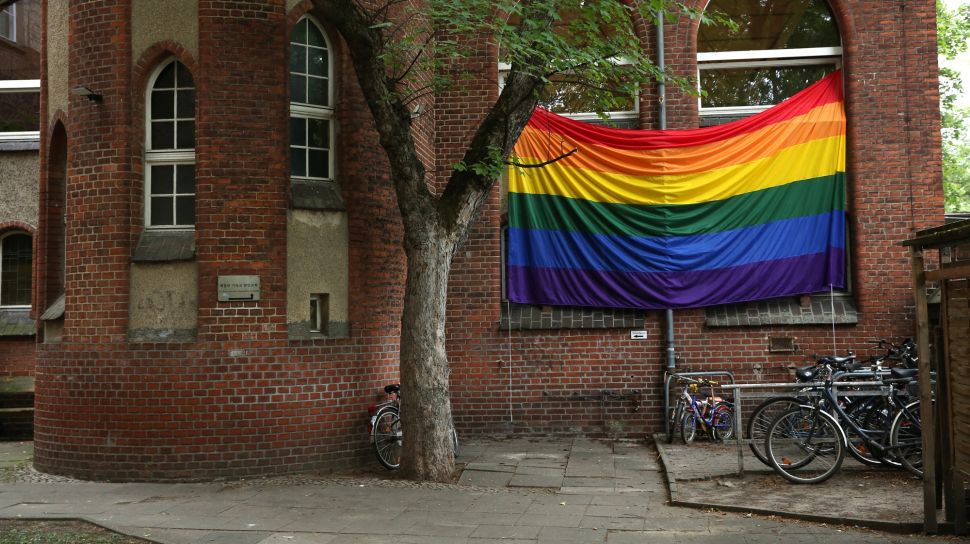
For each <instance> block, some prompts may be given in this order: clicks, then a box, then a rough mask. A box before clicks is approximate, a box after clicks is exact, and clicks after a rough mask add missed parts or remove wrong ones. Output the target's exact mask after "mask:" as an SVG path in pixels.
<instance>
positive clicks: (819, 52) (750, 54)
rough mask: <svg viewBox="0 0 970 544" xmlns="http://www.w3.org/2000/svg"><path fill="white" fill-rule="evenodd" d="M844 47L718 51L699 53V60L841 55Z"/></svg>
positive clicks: (715, 60) (701, 61)
mask: <svg viewBox="0 0 970 544" xmlns="http://www.w3.org/2000/svg"><path fill="white" fill-rule="evenodd" d="M839 56H842V47H841V46H839V47H806V48H802V49H764V50H750V51H718V52H716V53H698V54H697V62H698V63H704V62H721V61H742V60H758V59H793V58H804V57H839Z"/></svg>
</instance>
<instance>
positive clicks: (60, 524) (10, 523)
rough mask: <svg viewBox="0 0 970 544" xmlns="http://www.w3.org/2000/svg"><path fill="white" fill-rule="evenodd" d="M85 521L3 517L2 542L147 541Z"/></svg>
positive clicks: (115, 543)
mask: <svg viewBox="0 0 970 544" xmlns="http://www.w3.org/2000/svg"><path fill="white" fill-rule="evenodd" d="M149 542H150V541H148V540H142V539H140V538H133V537H130V536H124V535H119V534H118V533H115V532H112V531H109V530H107V529H104V528H102V527H98V526H97V525H94V524H91V523H85V522H83V521H74V520H65V521H32V520H13V519H0V544H147V543H149Z"/></svg>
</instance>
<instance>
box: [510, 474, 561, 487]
mask: <svg viewBox="0 0 970 544" xmlns="http://www.w3.org/2000/svg"><path fill="white" fill-rule="evenodd" d="M562 479H563V477H562V475H559V476H533V475H529V474H521V475H520V474H516V475H515V476H513V477H512V479H511V480H509V483H508V486H509V487H548V488H553V489H559V488H560V487H561V486H562Z"/></svg>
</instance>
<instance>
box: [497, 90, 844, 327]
mask: <svg viewBox="0 0 970 544" xmlns="http://www.w3.org/2000/svg"><path fill="white" fill-rule="evenodd" d="M572 149H577V150H578V151H577V152H575V153H573V154H570V155H568V156H566V157H565V158H561V159H560V160H555V161H554V162H551V163H549V164H546V165H544V166H541V167H538V168H521V167H515V166H513V167H510V169H509V194H508V196H509V201H508V209H509V221H508V232H507V241H508V259H507V263H508V270H507V272H508V275H507V280H508V283H507V285H508V295H509V299H510V300H512V301H513V302H519V303H526V304H550V305H566V306H592V307H612V308H644V309H649V308H696V307H703V306H711V305H716V304H726V303H732V302H743V301H750V300H760V299H767V298H774V297H781V296H790V295H800V294H805V293H816V292H822V291H828V290H829V289H830V288H832V287H835V288H840V287H843V286H844V285H843V284H844V281H845V265H844V263H845V221H846V219H845V114H844V110H843V105H842V80H841V72H835V73H833V74H831V75H829V76H827V77H826V78H824V79H822V80H821V81H819V82H818V83H815V84H814V85H812V86H811V87H809V88H807V89H805V90H804V91H802V92H800V93H798V94H797V95H795V96H793V97H792V98H790V99H788V100H786V101H785V102H782V103H781V104H779V105H777V106H775V107H773V108H771V109H768V110H766V111H764V112H762V113H760V114H757V115H754V116H752V117H749V118H746V119H743V120H740V121H736V122H733V123H729V124H725V125H720V126H715V127H708V128H701V129H694V130H666V131H643V130H623V129H613V128H606V127H602V126H597V125H592V124H589V123H583V122H579V121H573V120H570V119H567V118H564V117H560V116H558V115H554V114H552V113H549V112H547V111H545V110H541V109H539V110H536V112H535V113H534V114H533V116H532V119H531V120H530V121H529V124H528V126H527V127H526V128H525V130H524V132H523V133H522V136H521V137H520V138H519V140H518V142H517V143H516V145H515V150H514V156H515V157H516V161H517V162H518V163H519V164H526V165H527V164H533V165H535V164H540V163H543V162H546V161H550V160H553V159H556V158H557V157H562V156H563V155H564V154H566V153H567V152H569V151H570V150H572Z"/></svg>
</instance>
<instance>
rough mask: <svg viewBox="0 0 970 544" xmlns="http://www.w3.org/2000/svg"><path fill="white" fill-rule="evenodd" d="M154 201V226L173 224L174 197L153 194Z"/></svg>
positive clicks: (152, 210)
mask: <svg viewBox="0 0 970 544" xmlns="http://www.w3.org/2000/svg"><path fill="white" fill-rule="evenodd" d="M151 202H152V209H151V213H152V226H156V227H157V226H165V225H172V224H174V223H173V222H172V220H173V217H172V197H170V196H153V197H152V198H151Z"/></svg>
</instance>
